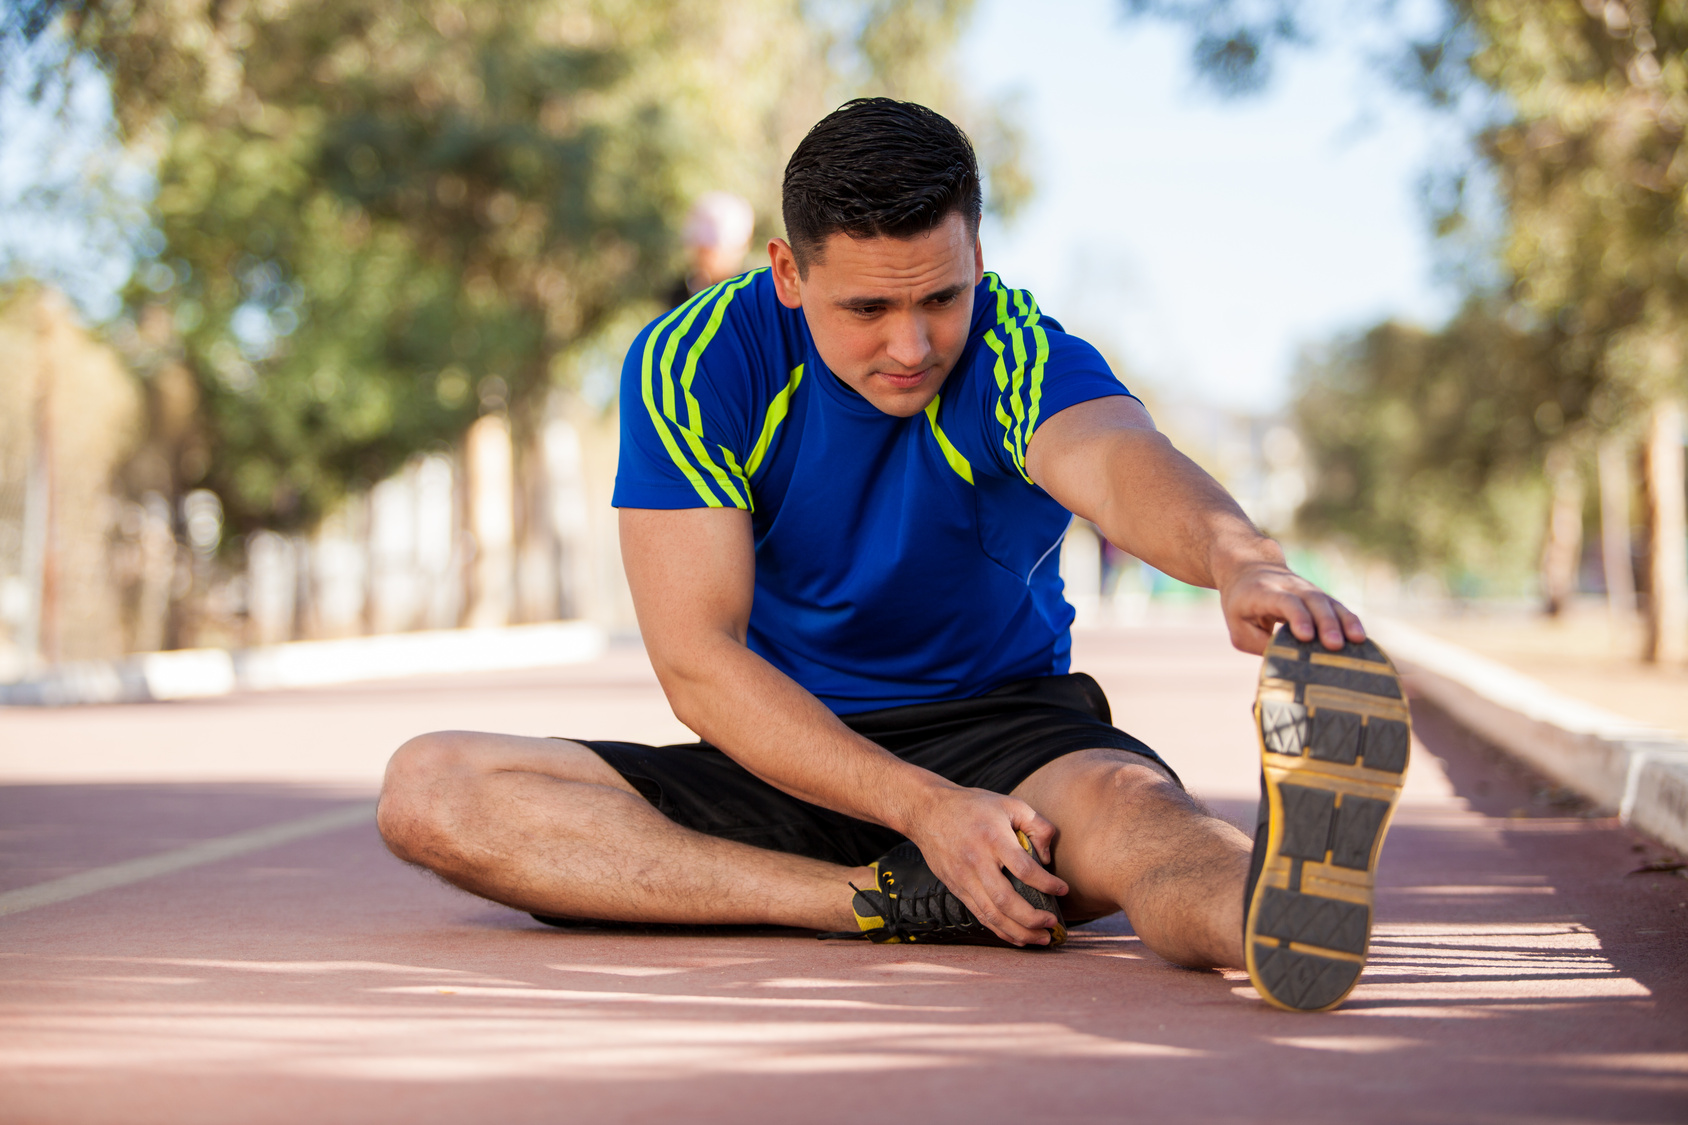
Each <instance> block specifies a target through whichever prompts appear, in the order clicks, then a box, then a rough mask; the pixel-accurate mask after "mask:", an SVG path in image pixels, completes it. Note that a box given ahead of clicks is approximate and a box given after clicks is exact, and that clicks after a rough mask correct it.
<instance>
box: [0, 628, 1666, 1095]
mask: <svg viewBox="0 0 1688 1125" xmlns="http://www.w3.org/2000/svg"><path fill="white" fill-rule="evenodd" d="M1075 666H1076V667H1081V668H1085V669H1087V670H1090V671H1092V672H1093V673H1095V674H1096V675H1097V676H1098V678H1099V679H1101V680H1102V681H1103V684H1104V686H1105V687H1106V688H1107V689H1108V692H1109V695H1110V696H1111V697H1112V699H1113V701H1114V708H1115V716H1116V720H1117V721H1118V722H1120V724H1121V725H1122V726H1125V727H1127V729H1130V730H1133V731H1134V732H1135V733H1137V734H1139V735H1140V736H1142V737H1144V738H1145V740H1147V741H1148V742H1149V743H1150V744H1151V745H1154V746H1156V747H1157V748H1158V749H1160V750H1161V751H1162V752H1163V753H1164V754H1165V755H1166V756H1167V757H1168V758H1169V759H1170V760H1171V761H1172V762H1173V764H1174V765H1175V766H1176V767H1177V768H1178V769H1179V770H1180V771H1181V772H1182V773H1183V775H1184V776H1185V778H1186V780H1187V781H1189V782H1190V784H1191V786H1192V788H1194V789H1195V790H1196V791H1197V792H1198V793H1200V794H1201V795H1203V796H1204V797H1206V798H1207V799H1209V800H1210V801H1211V802H1212V803H1213V804H1214V805H1215V807H1216V808H1218V809H1219V810H1220V811H1221V812H1223V813H1224V814H1225V815H1227V816H1230V817H1233V818H1234V819H1237V820H1238V821H1251V820H1252V810H1253V798H1254V785H1255V781H1254V776H1255V769H1256V766H1255V764H1254V760H1253V752H1254V751H1253V742H1252V733H1251V729H1250V725H1249V720H1248V705H1249V702H1250V700H1251V692H1252V683H1253V678H1254V674H1255V668H1256V665H1255V663H1254V661H1252V660H1251V659H1249V658H1247V657H1243V656H1240V655H1238V654H1236V653H1233V652H1230V651H1229V650H1228V649H1227V648H1226V646H1225V644H1224V641H1223V638H1222V636H1220V634H1219V633H1218V632H1217V630H1216V629H1214V628H1212V627H1196V626H1160V627H1155V628H1146V629H1141V630H1135V631H1129V632H1126V631H1120V632H1111V633H1095V634H1089V635H1084V636H1081V637H1080V638H1079V640H1078V646H1077V657H1076V661H1075ZM435 727H471V728H476V727H478V728H487V729H502V730H511V731H519V732H524V733H536V734H547V733H555V734H573V735H578V736H581V737H607V736H620V737H624V738H625V737H631V738H641V739H661V738H664V737H668V736H675V737H680V736H682V735H683V732H681V731H680V730H679V728H678V727H677V726H676V724H674V722H673V720H672V719H671V718H669V717H668V715H667V709H666V707H665V706H664V705H663V703H662V697H661V693H660V691H659V690H658V689H657V688H656V685H655V681H654V680H653V679H652V677H651V675H650V672H649V669H648V667H647V666H646V665H645V664H644V661H643V658H642V655H641V654H640V653H639V651H638V650H637V649H634V648H627V649H619V650H616V651H614V652H612V654H611V655H610V656H609V657H608V658H606V659H605V660H604V661H602V662H600V663H598V664H595V665H592V666H589V667H581V668H575V669H568V670H561V671H557V672H548V673H524V674H521V675H519V676H476V677H472V678H469V677H465V678H462V679H459V680H455V681H443V680H442V681H430V682H420V681H417V682H407V683H402V684H393V685H381V686H375V687H359V688H356V689H344V690H330V691H318V692H309V693H305V692H300V693H293V694H288V695H270V696H249V697H236V698H231V699H226V700H218V701H214V702H207V703H200V704H175V705H154V706H148V707H111V708H98V709H85V710H67V711H58V712H20V711H13V712H7V713H0V780H4V781H5V782H6V785H5V786H4V787H0V892H4V891H8V890H12V889H16V888H20V887H27V886H31V885H35V884H40V883H42V882H44V881H46V880H51V879H56V878H61V877H64V876H67V875H72V874H75V873H77V872H81V871H88V870H93V869H102V868H104V867H106V866H108V865H111V864H116V863H120V862H123V861H126V860H131V859H135V858H137V857H143V856H149V855H153V854H155V853H159V852H165V851H168V850H170V849H175V848H180V847H183V846H184V845H189V844H192V843H195V842H197V841H205V840H210V839H213V838H218V837H222V836H225V835H227V834H231V833H239V832H243V831H247V830H250V829H253V828H261V827H264V826H266V825H270V824H275V823H279V822H285V821H289V820H294V819H297V818H300V817H303V816H306V815H309V814H312V813H316V812H320V811H322V810H328V809H333V808H336V807H339V806H344V805H347V804H349V803H350V802H353V801H359V800H362V801H367V800H368V798H369V797H370V796H372V795H373V793H374V791H375V787H376V784H377V782H378V778H379V772H380V768H381V765H382V763H383V762H384V760H385V758H386V755H387V754H388V753H390V752H391V750H392V749H393V747H395V746H396V745H397V744H398V743H399V742H400V741H402V740H403V739H404V737H405V736H407V735H409V734H412V733H415V732H418V731H421V730H424V729H430V728H435ZM1418 728H1419V734H1420V736H1421V738H1422V739H1423V743H1422V745H1419V746H1415V755H1416V757H1415V760H1414V763H1413V766H1412V772H1411V774H1410V777H1409V783H1408V788H1407V793H1406V798H1405V800H1404V803H1403V805H1402V807H1401V810H1400V813H1399V814H1398V816H1397V819H1396V822H1395V827H1394V829H1393V831H1392V833H1391V835H1390V841H1389V846H1388V848H1387V850H1386V853H1385V858H1384V863H1383V867H1382V871H1381V881H1382V884H1383V887H1384V889H1383V891H1382V894H1381V897H1380V901H1379V905H1378V927H1377V932H1376V937H1375V940H1374V946H1373V958H1372V962H1371V966H1370V968H1368V970H1367V973H1366V975H1365V977H1364V978H1363V979H1362V982H1361V984H1360V987H1359V988H1358V989H1357V990H1356V992H1355V993H1354V995H1353V997H1352V998H1351V999H1350V1000H1349V1002H1348V1003H1347V1005H1346V1006H1345V1007H1344V1008H1343V1009H1342V1010H1340V1011H1339V1012H1337V1013H1334V1014H1331V1015H1292V1014H1287V1013H1281V1012H1276V1011H1272V1010H1270V1009H1267V1008H1266V1007H1265V1006H1263V1005H1262V1004H1261V1003H1260V1002H1259V1001H1258V1000H1257V999H1256V998H1255V997H1254V993H1253V990H1252V989H1251V988H1249V986H1248V983H1247V980H1246V977H1244V976H1242V975H1241V974H1236V973H1230V974H1220V973H1194V972H1186V971H1183V970H1179V969H1175V968H1172V967H1170V966H1168V965H1166V964H1165V963H1163V962H1161V961H1159V960H1158V959H1157V958H1155V957H1154V956H1153V955H1152V954H1150V953H1148V952H1147V951H1146V950H1144V949H1143V948H1142V947H1141V946H1140V944H1139V943H1138V942H1137V940H1136V939H1135V938H1134V937H1132V936H1131V935H1130V932H1129V930H1128V929H1127V927H1126V926H1125V925H1124V924H1123V923H1122V922H1121V920H1120V919H1118V918H1115V919H1113V920H1111V921H1106V922H1103V923H1098V924H1096V925H1093V926H1090V927H1086V928H1084V929H1081V930H1078V931H1075V937H1074V940H1073V942H1072V943H1071V944H1069V945H1068V946H1067V947H1066V948H1065V949H1063V950H1061V951H1058V952H1055V953H1031V952H1016V951H1009V950H994V949H968V948H948V949H946V948H932V949H917V950H911V949H907V948H904V947H873V946H868V945H856V944H837V943H829V944H822V943H819V942H816V941H814V940H813V939H811V938H809V937H807V936H805V935H798V934H793V933H789V932H784V931H742V932H724V933H691V934H679V935H676V934H656V933H618V932H608V931H592V930H581V931H571V932H561V931H555V930H549V929H546V928H544V927H542V926H539V925H537V924H536V923H533V922H531V921H529V920H527V919H526V918H525V916H523V915H519V914H516V913H514V912H512V911H508V910H505V909H502V908H500V907H497V906H493V905H490V904H487V903H483V902H480V901H478V900H475V899H472V898H470V897H468V896H466V895H463V894H461V893H459V892H457V891H454V890H451V889H450V888H448V887H445V886H443V885H441V884H439V883H438V882H436V881H434V880H432V879H431V878H429V877H427V876H424V875H422V874H419V873H417V872H416V871H413V870H410V869H407V868H405V867H404V866H402V865H401V864H399V863H398V862H397V861H396V860H394V859H392V858H390V857H389V856H388V855H387V854H386V852H385V851H384V850H383V849H382V847H381V844H380V841H379V840H378V839H377V837H376V835H375V832H374V829H373V827H371V826H355V827H352V828H347V829H342V830H338V831H331V832H327V833H324V834H320V835H316V836H313V837H310V838H307V839H302V840H297V841H294V842H291V843H287V844H283V845H280V846H276V847H273V848H270V849H267V850H261V851H254V852H249V853H246V854H243V855H239V856H235V857H232V858H228V859H225V860H222V861H220V862H212V863H206V864H202V865H200V866H196V867H193V868H190V869H187V870H183V871H178V872H176V873H174V874H167V875H163V876H159V877H157V878H152V879H148V880H144V881H140V882H135V883H132V884H130V885H128V886H122V887H117V888H115V889H109V890H103V891H99V892H97V893H92V894H87V895H84V896H82V897H79V898H75V899H73V900H70V901H64V902H59V903H56V904H52V905H46V906H41V907H38V908H35V909H31V910H27V911H23V912H19V913H13V914H10V915H8V916H5V917H0V981H3V985H0V1120H3V1121H6V1122H83V1121H87V1122H94V1121H98V1122H123V1123H141V1122H169V1123H172V1125H176V1123H192V1122H215V1123H219V1125H224V1123H235V1122H287V1123H294V1122H301V1121H311V1122H325V1123H326V1122H384V1121H403V1122H406V1123H407V1125H422V1123H426V1122H436V1121H437V1122H453V1121H481V1120H487V1121H498V1122H501V1123H502V1122H520V1121H530V1120H531V1121H541V1120H543V1121H557V1120H590V1121H594V1122H614V1121H657V1120H681V1121H716V1120H719V1121H732V1122H744V1121H850V1122H859V1121H863V1120H868V1121H878V1120H888V1121H900V1120H918V1121H922V1122H942V1121H958V1122H960V1121H966V1122H997V1121H1046V1120H1052V1119H1056V1118H1061V1119H1064V1120H1066V1121H1075V1122H1077V1121H1097V1122H1101V1121H1108V1122H1113V1121H1119V1120H1123V1119H1166V1120H1190V1121H1251V1120H1291V1119H1295V1120H1310V1121H1327V1120H1329V1121H1336V1120H1342V1121H1349V1120H1397V1121H1485V1122H1487V1121H1497V1122H1498V1121H1521V1120H1551V1121H1571V1120H1591V1121H1620V1120H1621V1121H1660V1122H1666V1121H1670V1122H1681V1121H1684V1120H1688V905H1685V904H1688V880H1684V879H1683V878H1681V877H1679V876H1678V875H1675V874H1668V873H1665V874H1636V875H1631V874H1628V872H1630V871H1631V870H1632V869H1634V868H1636V867H1638V866H1640V865H1641V863H1642V862H1644V861H1646V860H1652V859H1657V858H1659V857H1661V856H1662V854H1663V853H1662V851H1661V849H1659V848H1657V847H1655V846H1653V845H1651V844H1648V843H1646V842H1645V841H1643V840H1642V839H1641V838H1639V837H1636V836H1634V835H1632V834H1631V833H1629V832H1628V831H1626V830H1624V829H1623V828H1621V827H1619V826H1618V825H1616V824H1615V823H1614V822H1612V821H1610V820H1602V819H1587V818H1582V817H1579V816H1576V815H1573V814H1572V813H1570V812H1568V811H1567V810H1565V809H1562V808H1556V806H1555V805H1554V804H1553V802H1552V801H1551V799H1550V798H1551V796H1552V795H1551V794H1544V793H1543V792H1542V791H1541V789H1540V787H1539V786H1536V785H1534V784H1533V782H1532V781H1531V780H1530V779H1528V778H1526V777H1523V776H1521V775H1519V774H1518V773H1517V772H1516V771H1514V770H1513V769H1512V768H1511V767H1510V766H1508V765H1507V764H1506V763H1504V762H1501V761H1498V760H1497V759H1495V758H1494V757H1493V756H1492V755H1491V754H1489V753H1488V752H1487V751H1486V750H1484V749H1483V748H1482V747H1476V746H1471V745H1468V744H1466V743H1465V742H1464V740H1462V739H1461V738H1460V736H1459V735H1458V733H1457V732H1455V731H1452V730H1450V729H1449V728H1448V727H1447V725H1446V724H1445V723H1443V722H1440V721H1439V720H1438V718H1437V716H1435V715H1433V714H1428V713H1420V714H1419V715H1418ZM1509 814H1512V815H1509Z"/></svg>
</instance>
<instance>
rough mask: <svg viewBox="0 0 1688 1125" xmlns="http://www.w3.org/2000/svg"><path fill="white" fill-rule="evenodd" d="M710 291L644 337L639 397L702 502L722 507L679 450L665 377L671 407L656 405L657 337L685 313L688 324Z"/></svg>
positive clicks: (669, 395) (670, 400)
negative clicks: (669, 422) (673, 431)
mask: <svg viewBox="0 0 1688 1125" xmlns="http://www.w3.org/2000/svg"><path fill="white" fill-rule="evenodd" d="M711 292H712V290H709V289H705V290H704V291H703V292H702V293H699V294H698V295H697V296H695V297H693V298H692V299H691V300H689V301H687V302H686V303H685V304H683V305H681V306H680V307H679V308H677V309H675V310H674V311H673V312H671V313H669V314H668V315H667V316H665V317H663V318H662V320H661V321H660V322H659V323H658V324H657V326H656V327H655V328H654V329H652V330H651V334H650V335H649V336H646V337H645V354H644V356H643V357H642V363H641V365H640V376H641V378H640V385H639V390H640V397H641V398H643V399H644V401H645V410H646V412H647V413H649V414H650V416H651V426H652V428H653V429H655V430H656V434H657V437H658V438H660V439H661V441H662V446H663V448H664V449H666V450H668V456H669V457H670V458H672V459H673V461H674V464H675V465H677V466H679V468H680V471H681V472H682V473H684V474H685V477H686V479H687V480H689V481H691V482H692V487H693V488H695V489H697V494H698V495H699V496H701V497H702V498H703V502H704V503H705V504H707V505H709V506H710V507H711V508H719V507H722V504H721V501H720V499H719V498H717V497H716V495H715V493H714V492H712V491H710V488H709V485H708V484H706V483H704V479H703V477H702V475H701V474H700V473H699V472H698V471H697V469H695V468H693V467H692V463H691V462H690V461H689V460H687V459H686V455H685V454H684V453H683V452H682V451H681V449H680V444H679V442H677V441H675V440H674V434H673V433H672V432H671V431H670V430H669V428H668V421H667V419H669V418H672V417H673V404H674V396H673V390H672V387H671V386H668V385H666V384H667V380H666V379H665V380H664V384H665V386H664V388H663V389H664V391H665V395H664V398H665V400H666V405H667V407H668V410H667V411H664V410H663V409H662V408H660V407H658V405H657V401H656V385H655V373H656V372H655V364H654V363H653V362H652V361H653V360H654V359H655V355H656V341H657V337H658V336H661V335H662V333H663V331H664V330H665V329H666V328H668V326H669V325H671V324H673V323H674V321H675V319H676V318H677V317H679V316H680V315H681V314H682V313H685V314H686V325H687V326H689V325H690V324H691V321H692V319H694V318H695V317H696V316H697V313H698V310H699V309H701V308H702V307H703V305H704V303H705V302H706V301H707V300H708V297H709V294H710V293H711ZM688 310H689V311H688ZM683 332H684V328H682V329H681V333H683ZM679 334H680V333H676V334H675V335H674V336H671V337H670V340H669V347H668V349H667V350H668V352H669V353H672V351H673V349H674V347H675V346H676V345H675V343H674V340H675V338H676V337H677V336H678V335H679Z"/></svg>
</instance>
